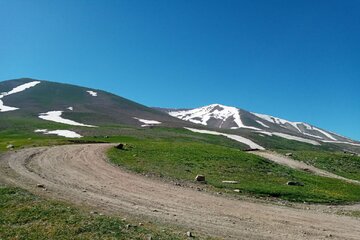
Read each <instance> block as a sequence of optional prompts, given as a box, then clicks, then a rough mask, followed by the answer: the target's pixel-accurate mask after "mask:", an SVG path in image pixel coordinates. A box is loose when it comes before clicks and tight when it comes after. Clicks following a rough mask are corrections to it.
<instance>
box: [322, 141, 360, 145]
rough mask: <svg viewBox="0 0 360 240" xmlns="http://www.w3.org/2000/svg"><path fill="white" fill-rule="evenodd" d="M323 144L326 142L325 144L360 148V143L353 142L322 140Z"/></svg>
mask: <svg viewBox="0 0 360 240" xmlns="http://www.w3.org/2000/svg"><path fill="white" fill-rule="evenodd" d="M322 142H325V143H340V144H349V145H353V146H360V143H352V142H342V141H328V140H322Z"/></svg>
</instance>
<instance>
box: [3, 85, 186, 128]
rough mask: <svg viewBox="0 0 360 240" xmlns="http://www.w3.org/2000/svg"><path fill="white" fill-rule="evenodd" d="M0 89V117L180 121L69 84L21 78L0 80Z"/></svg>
mask: <svg viewBox="0 0 360 240" xmlns="http://www.w3.org/2000/svg"><path fill="white" fill-rule="evenodd" d="M14 89H15V90H16V89H18V90H19V91H14ZM20 90H21V91H20ZM1 92H2V94H1V95H0V101H1V102H0V111H1V112H0V114H1V116H2V117H11V116H12V117H20V118H24V117H30V118H36V119H40V120H42V121H49V120H50V121H53V122H58V123H61V121H63V120H61V118H63V119H65V120H69V121H72V124H71V123H70V122H69V121H68V122H66V121H65V122H64V123H67V124H69V125H77V126H81V125H83V126H102V125H109V124H124V125H132V126H142V125H146V123H145V124H144V121H145V122H147V121H150V122H151V124H148V125H152V124H155V122H158V124H160V123H161V124H162V125H164V126H177V125H179V124H180V125H181V126H182V125H183V121H181V120H178V119H176V118H173V117H171V116H169V115H167V114H165V113H163V112H160V111H157V110H154V109H152V108H149V107H146V106H144V105H141V104H138V103H136V102H133V101H130V100H128V99H125V98H122V97H119V96H116V95H114V94H111V93H108V92H105V91H101V90H94V89H89V88H84V87H79V86H74V85H69V84H61V83H54V82H48V81H39V80H34V79H28V78H23V79H16V80H9V81H4V82H0V93H1ZM59 119H60V120H59ZM55 120H59V121H55Z"/></svg>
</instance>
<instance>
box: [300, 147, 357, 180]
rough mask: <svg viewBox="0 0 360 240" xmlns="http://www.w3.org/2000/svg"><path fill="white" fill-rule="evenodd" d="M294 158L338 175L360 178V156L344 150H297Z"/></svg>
mask: <svg viewBox="0 0 360 240" xmlns="http://www.w3.org/2000/svg"><path fill="white" fill-rule="evenodd" d="M293 158H294V159H296V160H299V161H303V162H305V163H308V164H310V165H313V166H316V167H318V168H321V169H324V170H326V171H329V172H332V173H335V174H337V175H340V176H343V177H346V178H350V179H354V180H360V157H359V156H355V155H353V154H349V153H343V152H325V151H295V152H293Z"/></svg>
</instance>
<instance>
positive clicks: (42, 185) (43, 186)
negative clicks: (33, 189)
mask: <svg viewBox="0 0 360 240" xmlns="http://www.w3.org/2000/svg"><path fill="white" fill-rule="evenodd" d="M36 186H37V187H38V188H45V185H44V184H40V183H39V184H36Z"/></svg>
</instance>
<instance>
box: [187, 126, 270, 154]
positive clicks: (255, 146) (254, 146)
mask: <svg viewBox="0 0 360 240" xmlns="http://www.w3.org/2000/svg"><path fill="white" fill-rule="evenodd" d="M185 129H187V130H189V131H192V132H197V133H205V134H211V135H218V136H225V137H227V138H230V139H232V140H235V141H238V142H241V143H244V144H246V145H248V146H249V147H250V148H251V149H259V150H265V148H263V147H262V146H260V145H258V144H256V143H254V142H253V141H251V140H250V139H247V138H244V137H241V136H238V135H234V134H226V133H220V132H215V131H209V130H200V129H195V128H187V127H186V128H185Z"/></svg>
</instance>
